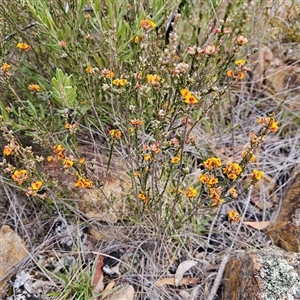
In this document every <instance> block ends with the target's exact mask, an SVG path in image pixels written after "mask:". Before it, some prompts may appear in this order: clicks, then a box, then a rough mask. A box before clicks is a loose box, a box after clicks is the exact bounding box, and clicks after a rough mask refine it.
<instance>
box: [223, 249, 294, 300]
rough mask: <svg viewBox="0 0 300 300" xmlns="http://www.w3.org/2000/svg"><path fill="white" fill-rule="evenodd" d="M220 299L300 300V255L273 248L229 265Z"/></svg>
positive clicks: (246, 254)
mask: <svg viewBox="0 0 300 300" xmlns="http://www.w3.org/2000/svg"><path fill="white" fill-rule="evenodd" d="M221 299H222V300H249V299H259V300H262V299H266V300H279V299H294V300H296V299H300V254H299V253H288V252H285V251H283V250H282V249H280V248H277V247H276V246H272V247H269V248H265V249H262V250H254V251H252V252H250V253H244V254H243V255H242V256H240V257H239V258H236V259H233V260H231V261H229V262H228V263H227V265H226V267H225V271H224V275H223V291H222V298H221Z"/></svg>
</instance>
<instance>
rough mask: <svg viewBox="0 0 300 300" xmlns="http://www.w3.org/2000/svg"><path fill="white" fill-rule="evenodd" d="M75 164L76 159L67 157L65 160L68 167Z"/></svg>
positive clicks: (64, 163) (64, 162)
mask: <svg viewBox="0 0 300 300" xmlns="http://www.w3.org/2000/svg"><path fill="white" fill-rule="evenodd" d="M73 164H74V161H73V160H71V159H70V158H65V159H64V161H63V165H64V166H65V167H66V168H71V167H72V166H73Z"/></svg>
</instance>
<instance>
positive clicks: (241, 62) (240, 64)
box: [234, 59, 247, 67]
mask: <svg viewBox="0 0 300 300" xmlns="http://www.w3.org/2000/svg"><path fill="white" fill-rule="evenodd" d="M246 62H247V61H246V60H244V59H239V60H236V61H235V62H234V63H235V64H236V65H237V66H238V67H239V66H243V65H245V63H246Z"/></svg>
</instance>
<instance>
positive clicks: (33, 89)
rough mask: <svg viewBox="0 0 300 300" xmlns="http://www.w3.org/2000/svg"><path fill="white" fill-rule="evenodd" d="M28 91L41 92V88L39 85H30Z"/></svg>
mask: <svg viewBox="0 0 300 300" xmlns="http://www.w3.org/2000/svg"><path fill="white" fill-rule="evenodd" d="M28 89H29V90H30V91H32V92H39V91H40V90H41V87H40V86H39V85H38V84H29V85H28Z"/></svg>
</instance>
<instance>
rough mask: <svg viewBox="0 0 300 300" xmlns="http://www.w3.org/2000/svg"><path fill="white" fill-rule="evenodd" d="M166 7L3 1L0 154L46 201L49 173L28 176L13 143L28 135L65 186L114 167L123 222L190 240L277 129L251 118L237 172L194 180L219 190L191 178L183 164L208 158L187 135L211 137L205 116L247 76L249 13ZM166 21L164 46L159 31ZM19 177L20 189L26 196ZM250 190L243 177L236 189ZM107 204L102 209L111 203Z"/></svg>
mask: <svg viewBox="0 0 300 300" xmlns="http://www.w3.org/2000/svg"><path fill="white" fill-rule="evenodd" d="M173 2H174V1H163V0H153V1H141V0H140V1H123V0H105V1H92V0H90V1H87V0H78V1H71V3H67V2H65V1H42V0H24V1H13V2H11V1H4V3H3V4H1V5H0V11H1V12H2V14H3V17H4V20H5V25H4V26H3V27H2V29H1V36H2V40H3V43H2V45H1V61H2V62H3V63H8V64H10V68H9V69H7V70H5V66H4V65H3V66H2V69H1V70H2V75H3V78H4V85H3V88H4V89H5V90H6V92H7V96H8V97H7V98H6V99H3V100H2V102H0V109H1V115H2V123H1V124H2V125H1V126H2V130H3V131H5V133H6V134H5V141H6V142H7V143H8V145H6V146H7V150H6V155H7V156H9V155H14V156H15V158H16V160H17V161H18V162H19V164H21V165H22V164H23V167H22V168H24V169H26V170H27V169H28V173H30V175H31V176H33V175H34V176H33V179H34V180H38V179H39V178H40V179H41V180H42V181H43V185H45V186H47V188H48V189H49V190H51V192H53V193H55V192H57V191H54V190H53V187H55V184H53V182H52V179H51V176H50V175H49V176H48V174H34V171H35V170H36V169H34V168H33V169H30V168H31V165H30V164H28V163H27V162H28V160H29V159H28V157H27V155H28V153H27V154H24V153H23V151H27V152H28V151H29V150H26V148H25V147H23V146H24V145H22V141H21V140H20V136H22V135H29V136H30V137H32V138H33V141H34V142H35V143H38V144H39V145H40V147H41V148H42V149H43V150H44V151H45V153H47V154H49V152H50V153H51V154H52V156H50V158H48V159H49V161H54V162H55V163H58V164H60V168H61V169H60V170H61V171H62V172H64V174H65V175H66V176H70V178H72V180H74V178H76V180H74V181H75V182H74V183H75V186H76V187H77V188H91V187H93V188H95V189H99V190H101V191H103V187H105V184H103V183H102V182H101V180H103V182H106V180H107V178H108V176H110V175H111V174H112V172H113V171H112V168H113V163H114V161H117V160H120V159H121V160H123V162H124V165H125V167H124V168H126V170H127V174H128V176H129V178H130V180H131V183H130V184H131V186H130V188H129V189H128V194H127V199H128V202H129V203H128V205H129V206H130V207H132V208H133V209H132V211H131V212H132V215H129V216H126V217H129V218H131V219H136V220H137V221H139V222H140V220H143V216H144V215H145V213H146V215H147V217H146V218H149V219H150V220H152V222H153V223H154V224H155V227H156V230H162V231H165V232H174V231H176V230H180V229H181V228H182V227H184V226H185V225H186V224H193V225H192V226H193V227H195V228H197V229H196V230H197V231H199V230H198V229H199V227H201V224H206V223H207V219H206V215H210V214H211V213H212V211H213V210H214V209H213V208H212V206H216V207H218V206H220V205H221V204H222V203H227V202H231V201H233V200H234V197H233V196H232V195H230V193H229V191H230V189H231V188H233V187H235V186H236V183H237V181H238V180H240V179H241V177H242V174H243V172H245V171H246V170H247V168H248V164H249V163H250V162H251V160H253V153H254V151H256V150H257V149H258V147H259V146H260V144H261V142H262V138H263V137H264V136H265V135H267V134H268V133H270V131H276V130H275V129H274V128H275V127H276V126H277V124H276V122H275V120H274V116H273V115H271V116H270V117H269V118H268V119H265V120H263V121H261V125H262V126H263V130H261V131H260V133H259V134H258V136H257V137H256V138H257V140H256V141H254V139H252V140H251V141H250V146H249V147H248V148H247V149H246V151H245V154H244V158H243V157H242V156H241V157H240V160H239V161H237V162H235V164H234V165H233V168H236V169H238V168H240V169H241V170H239V169H238V171H236V174H233V171H230V170H229V169H228V168H229V167H228V166H227V165H226V164H225V162H224V161H222V163H220V165H218V166H217V167H212V168H210V167H209V164H208V165H207V167H205V170H204V171H203V172H202V173H203V174H204V175H205V176H207V178H208V179H207V180H210V179H216V178H222V180H220V181H219V182H215V183H213V184H208V183H207V182H205V180H206V179H205V180H204V179H203V181H201V180H199V178H197V176H198V175H199V174H198V175H197V176H196V175H195V176H194V175H193V174H194V169H193V167H194V161H195V159H197V160H198V161H202V162H207V161H208V160H207V159H209V158H216V157H217V155H216V154H214V151H215V149H214V148H213V147H212V145H210V144H209V143H207V142H199V141H197V133H196V132H197V130H198V129H199V128H203V129H204V130H206V131H207V132H209V133H210V134H211V135H214V134H216V132H217V130H218V128H216V127H217V126H216V125H215V124H214V119H215V120H218V121H219V122H221V121H222V120H223V114H224V112H223V111H222V108H221V107H222V106H223V105H224V106H226V105H227V107H228V105H229V104H228V103H229V102H230V101H229V97H228V95H229V92H230V90H231V89H232V87H233V86H234V85H236V84H238V82H240V80H242V79H243V78H244V76H245V75H246V74H247V72H248V71H247V70H248V67H247V59H248V58H249V56H251V55H252V51H249V53H247V54H245V53H246V51H247V49H246V46H245V45H246V44H247V41H248V40H247V38H246V37H245V36H246V35H247V34H248V29H247V27H246V20H249V18H250V15H247V11H245V10H244V9H243V3H244V1H236V2H235V3H234V5H233V4H231V3H227V4H226V5H224V2H223V1H202V2H201V3H198V2H197V1H194V2H193V1H185V2H184V1H183V2H182V5H180V3H177V2H176V3H173ZM6 6H7V7H8V9H7V10H4V8H5V7H6ZM178 7H180V14H179V13H178V12H177V8H178ZM8 11H9V12H10V13H8ZM21 12H22V13H21ZM172 13H173V15H174V20H173V22H172V24H171V26H172V29H173V30H172V31H171V33H170V37H169V41H168V43H166V41H165V24H166V23H167V20H168V18H169V16H170V15H171V14H172ZM171 16H172V15H171ZM18 43H23V44H22V45H21V46H20V45H19V46H17V45H18ZM16 46H17V48H16ZM22 46H23V48H22ZM26 47H27V48H26ZM241 59H242V60H241ZM237 60H238V61H240V63H238V62H236V61H237ZM241 61H242V63H241ZM228 71H229V73H228ZM226 74H227V75H228V76H227V75H226ZM35 85H37V86H38V87H35ZM275 125H276V126H275ZM230 130H233V126H232V127H230V126H228V131H230ZM16 132H18V135H16ZM83 135H87V136H88V137H89V138H90V143H92V144H93V147H94V148H96V149H97V151H98V152H99V153H101V154H103V155H104V156H105V159H104V161H105V163H106V167H105V168H104V169H105V171H103V170H102V171H101V172H99V170H97V168H99V164H98V165H97V164H96V163H95V162H94V161H93V160H91V161H88V162H87V163H86V165H84V164H83V163H81V162H80V161H81V156H82V152H84V151H82V150H81V149H82V145H81V144H80V143H79V142H78V140H79V139H80V137H81V136H83ZM95 136H98V137H100V139H101V142H96V141H95V139H94V137H95ZM80 147H81V148H80ZM30 151H31V150H30ZM84 154H85V153H84ZM191 154H192V155H191ZM32 157H34V153H31V152H30V159H32ZM236 165H238V167H237V166H236ZM3 166H4V167H5V170H8V173H7V174H8V175H6V176H8V177H9V179H10V180H12V179H14V177H16V176H14V174H15V173H14V172H16V171H18V170H17V169H16V166H15V165H13V164H12V165H10V164H9V163H8V162H7V161H6V160H4V162H3ZM224 170H226V171H224ZM45 172H46V171H45ZM99 173H100V174H101V176H102V173H105V176H106V178H104V179H103V178H102V177H101V179H100V178H99ZM235 175H236V176H235ZM12 176H13V177H12ZM18 176H21V175H20V174H19V173H18V172H17V179H20V178H18ZM72 176H73V177H72ZM103 176H104V175H103ZM230 176H231V177H230ZM11 178H12V179H11ZM33 179H32V180H33ZM30 180H31V178H27V177H26V178H25V179H24V182H23V181H22V182H21V183H20V185H24V186H23V188H24V189H26V187H27V188H28V184H30V183H31V182H30ZM19 181H20V180H19ZM256 181H257V178H256V177H255V176H254V175H253V178H252V179H251V180H250V181H249V182H248V186H249V185H251V184H254V183H255V182H256ZM25 184H26V185H27V186H25ZM33 184H34V182H33ZM29 188H30V187H29ZM212 189H213V190H212ZM214 189H215V190H214ZM31 192H32V194H30V195H34V196H36V192H35V190H32V191H31ZM240 192H242V191H240ZM107 198H109V197H108V196H107ZM109 201H110V204H111V205H112V203H113V202H114V201H113V197H112V198H111V199H109Z"/></svg>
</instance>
